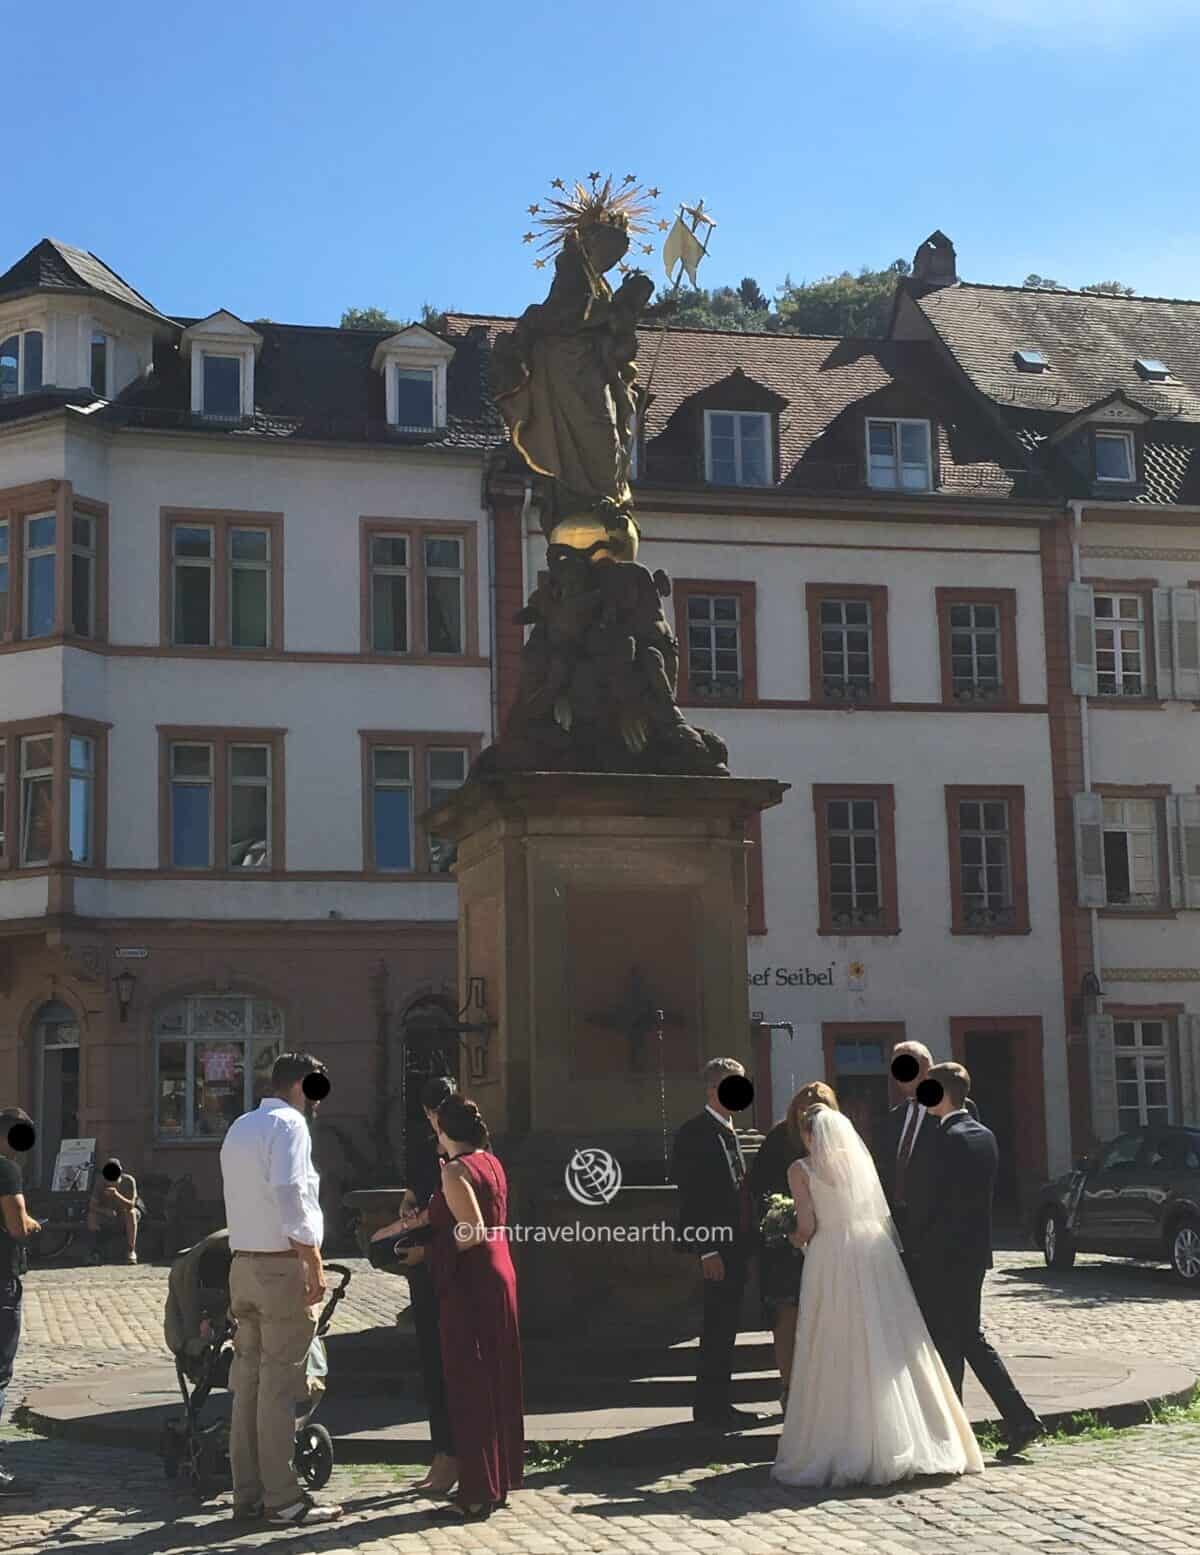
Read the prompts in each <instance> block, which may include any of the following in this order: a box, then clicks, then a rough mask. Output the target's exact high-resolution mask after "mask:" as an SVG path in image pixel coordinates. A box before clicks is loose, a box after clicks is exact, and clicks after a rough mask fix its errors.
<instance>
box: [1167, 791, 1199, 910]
mask: <svg viewBox="0 0 1200 1555" xmlns="http://www.w3.org/2000/svg"><path fill="white" fill-rule="evenodd" d="M1174 810H1175V824H1174V832H1175V837H1174V844H1175V845H1174V847H1173V849H1172V853H1173V855H1174V862H1175V866H1176V869H1175V873H1176V877H1177V879H1178V882H1179V884H1178V892H1177V895H1178V900H1176V901H1174V902H1173V903H1172V905H1173V906H1176V907H1200V794H1176V795H1175V796H1174Z"/></svg>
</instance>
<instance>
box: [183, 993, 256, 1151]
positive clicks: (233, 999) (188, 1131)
mask: <svg viewBox="0 0 1200 1555" xmlns="http://www.w3.org/2000/svg"><path fill="white" fill-rule="evenodd" d="M154 1048H155V1071H156V1073H155V1104H154V1128H155V1135H156V1137H157V1138H158V1140H160V1141H171V1140H184V1139H190V1140H196V1139H211V1140H213V1141H214V1143H215V1142H217V1141H219V1140H220V1139H222V1138H223V1137H224V1134H225V1131H226V1129H228V1127H229V1125H230V1124H231V1123H232V1122H233V1120H234V1119H235V1118H237V1117H240V1116H241V1114H242V1113H243V1112H248V1111H250V1110H251V1109H252V1108H254V1107H256V1106H257V1105H258V1103H259V1101H261V1100H262V1098H263V1097H264V1096H268V1095H270V1090H271V1084H270V1082H271V1066H272V1065H273V1064H274V1062H275V1060H276V1059H277V1058H278V1057H279V1055H280V1053H281V1052H283V1051H284V1019H283V1013H282V1011H281V1010H279V1009H278V1008H277V1006H275V1005H274V1004H272V1003H270V1002H269V1001H268V1000H265V999H256V998H253V997H251V996H249V995H243V994H199V995H196V996H194V997H192V998H188V999H179V1000H176V1001H175V1002H173V1003H171V1004H169V1005H166V1006H165V1007H164V1008H162V1009H160V1010H159V1012H158V1014H157V1015H156V1017H155V1021H154Z"/></svg>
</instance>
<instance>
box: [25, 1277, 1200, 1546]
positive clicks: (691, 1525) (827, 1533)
mask: <svg viewBox="0 0 1200 1555" xmlns="http://www.w3.org/2000/svg"><path fill="white" fill-rule="evenodd" d="M360 1273H361V1276H362V1277H361V1278H359V1277H358V1276H359V1274H360ZM164 1288H165V1272H164V1271H163V1270H160V1269H155V1268H146V1267H142V1268H137V1269H124V1268H113V1269H97V1270H87V1271H80V1270H75V1269H54V1268H53V1267H51V1268H49V1269H46V1270H35V1271H34V1272H33V1273H32V1274H31V1275H30V1276H29V1279H28V1282H27V1286H26V1289H27V1315H28V1321H27V1330H26V1335H25V1340H24V1342H23V1344H22V1348H21V1353H20V1355H19V1357H18V1370H17V1378H16V1381H15V1384H14V1388H13V1395H14V1398H19V1397H20V1396H21V1395H22V1393H23V1392H24V1391H25V1390H26V1389H28V1388H30V1387H32V1386H34V1385H37V1384H39V1383H42V1382H50V1381H54V1380H58V1379H60V1378H64V1377H69V1376H71V1375H74V1374H77V1373H78V1372H79V1371H81V1370H86V1369H88V1368H89V1367H93V1366H95V1365H97V1364H109V1365H114V1364H115V1365H129V1364H132V1363H135V1362H137V1361H139V1360H141V1359H144V1358H145V1357H146V1356H147V1355H150V1356H153V1357H160V1356H161V1355H162V1348H161V1339H160V1334H161V1319H162V1302H163V1296H164ZM353 1290H354V1298H355V1299H354V1301H353V1302H346V1303H344V1304H343V1306H342V1308H341V1309H340V1311H339V1314H338V1319H337V1326H338V1327H339V1328H342V1329H353V1328H359V1327H364V1326H371V1325H373V1324H376V1323H390V1322H392V1321H393V1320H394V1318H395V1314H396V1310H397V1308H398V1306H399V1305H401V1304H402V1298H403V1294H404V1284H403V1282H402V1281H396V1280H394V1279H390V1278H389V1277H387V1276H381V1275H376V1274H374V1273H372V1272H371V1271H369V1270H365V1269H364V1267H363V1266H361V1265H356V1279H355V1284H354V1287H353ZM1197 1300H1200V1297H1197V1296H1196V1295H1195V1294H1192V1293H1188V1292H1184V1291H1182V1290H1180V1288H1179V1287H1178V1286H1177V1285H1175V1284H1174V1283H1173V1281H1172V1280H1171V1278H1170V1276H1169V1274H1167V1272H1166V1271H1164V1270H1158V1269H1154V1268H1149V1267H1142V1266H1134V1265H1125V1264H1120V1263H1116V1262H1109V1261H1106V1260H1103V1259H1093V1258H1085V1259H1081V1260H1080V1263H1079V1265H1078V1266H1077V1268H1076V1269H1075V1270H1074V1271H1072V1272H1071V1273H1070V1274H1055V1275H1051V1274H1048V1273H1047V1271H1045V1270H1044V1269H1043V1268H1041V1267H1040V1260H1039V1259H1038V1258H1037V1257H1036V1255H1035V1254H1033V1253H1031V1252H1017V1253H1013V1252H1008V1253H1003V1254H1001V1255H999V1256H998V1259H997V1269H996V1271H995V1272H994V1273H993V1275H992V1277H991V1279H990V1281H989V1285H988V1292H987V1306H986V1314H987V1321H988V1324H989V1327H990V1330H991V1332H992V1334H993V1336H994V1337H995V1339H996V1341H997V1343H998V1345H999V1346H1000V1348H1001V1349H1003V1348H1004V1347H1005V1346H1010V1347H1014V1348H1015V1347H1017V1346H1018V1345H1019V1346H1020V1348H1022V1349H1024V1350H1029V1349H1031V1348H1034V1347H1036V1346H1039V1345H1041V1344H1043V1343H1044V1344H1045V1345H1046V1347H1047V1351H1048V1352H1054V1353H1061V1352H1064V1351H1076V1352H1087V1351H1095V1350H1110V1349H1111V1350H1124V1351H1126V1352H1131V1351H1132V1352H1140V1353H1144V1354H1148V1355H1153V1356H1160V1357H1163V1358H1167V1359H1175V1360H1179V1361H1181V1362H1183V1363H1184V1364H1186V1365H1190V1366H1192V1367H1193V1369H1195V1370H1197V1371H1200V1324H1198V1323H1197V1317H1200V1308H1197V1306H1196V1302H1197ZM0 1450H2V1451H3V1455H4V1458H5V1461H6V1463H7V1464H8V1466H9V1467H10V1468H11V1469H12V1470H13V1471H15V1472H20V1473H25V1474H30V1475H36V1476H37V1477H39V1478H40V1479H41V1481H42V1489H41V1491H40V1492H39V1494H38V1496H37V1497H36V1498H35V1499H32V1500H30V1501H28V1502H12V1503H0V1549H2V1550H4V1551H5V1555H34V1552H35V1551H37V1552H38V1555H43V1552H47V1551H55V1552H57V1551H60V1550H66V1549H70V1548H72V1547H77V1548H79V1549H80V1550H81V1551H82V1550H86V1551H87V1552H88V1555H117V1541H118V1540H120V1541H121V1555H159V1552H163V1555H190V1552H192V1551H201V1550H204V1551H221V1550H225V1549H229V1550H234V1549H241V1548H242V1547H247V1548H250V1547H255V1546H257V1545H259V1544H263V1543H267V1542H269V1543H270V1544H271V1545H272V1547H273V1548H282V1549H283V1550H285V1551H286V1552H287V1555H292V1552H293V1551H294V1552H295V1555H338V1552H340V1551H346V1550H351V1549H354V1550H361V1551H363V1552H364V1555H391V1552H396V1555H405V1552H414V1555H415V1552H425V1551H449V1550H455V1551H494V1552H498V1555H501V1552H503V1555H507V1552H512V1555H573V1552H574V1551H594V1552H602V1555H607V1552H614V1555H615V1552H626V1551H628V1552H638V1555H643V1552H645V1555H676V1552H679V1555H681V1552H683V1551H685V1550H699V1551H704V1550H708V1549H712V1550H714V1551H716V1550H718V1549H729V1550H731V1551H735V1552H737V1555H752V1552H754V1551H760V1550H761V1551H786V1552H789V1555H790V1552H793V1551H800V1550H804V1551H807V1550H820V1551H822V1552H825V1551H831V1552H835V1555H840V1552H859V1551H861V1552H862V1555H868V1552H871V1555H874V1552H879V1555H901V1552H910V1551H911V1552H913V1555H918V1552H919V1555H949V1552H951V1551H954V1552H955V1555H961V1552H962V1551H963V1550H964V1549H966V1550H968V1551H971V1552H976V1551H986V1552H992V1551H996V1552H999V1551H1004V1552H1005V1555H1026V1552H1030V1555H1032V1552H1037V1555H1118V1552H1129V1555H1188V1552H1196V1555H1200V1427H1197V1426H1194V1425H1187V1424H1184V1425H1174V1426H1151V1427H1144V1428H1142V1429H1141V1430H1139V1431H1136V1432H1133V1433H1130V1434H1125V1435H1122V1436H1121V1437H1120V1438H1118V1439H1116V1440H1112V1441H1079V1442H1073V1443H1070V1444H1065V1445H1063V1444H1054V1445H1047V1446H1043V1447H1039V1448H1035V1449H1033V1450H1032V1451H1031V1452H1030V1453H1029V1455H1028V1461H1027V1462H1024V1463H1019V1464H1016V1465H1011V1466H1007V1467H1000V1466H996V1467H993V1468H990V1469H989V1471H988V1472H987V1473H985V1474H984V1475H983V1476H982V1477H980V1478H977V1479H966V1480H960V1481H954V1482H949V1483H946V1482H942V1481H922V1482H920V1483H919V1484H917V1485H915V1486H910V1487H907V1488H897V1489H892V1490H890V1491H882V1492H838V1493H836V1494H831V1495H829V1496H813V1495H804V1494H801V1493H799V1492H793V1491H785V1490H783V1489H781V1488H778V1487H774V1486H772V1485H771V1484H770V1482H769V1480H768V1478H767V1471H766V1469H765V1467H763V1466H762V1465H738V1464H730V1465H724V1466H716V1465H709V1466H707V1467H705V1466H699V1467H696V1468H693V1469H689V1470H688V1471H687V1472H686V1473H681V1474H663V1475H661V1476H659V1475H658V1474H654V1475H651V1476H650V1477H639V1475H638V1472H637V1471H636V1470H634V1469H628V1468H620V1469H618V1468H612V1469H598V1468H587V1469H584V1468H576V1469H560V1470H556V1471H547V1472H541V1473H535V1474H534V1475H532V1476H531V1478H530V1488H528V1489H526V1490H524V1491H521V1492H519V1493H517V1494H514V1496H513V1497H512V1501H511V1504H510V1507H509V1509H508V1510H507V1511H505V1512H502V1513H498V1514H497V1515H496V1516H495V1517H493V1518H492V1519H491V1521H489V1522H488V1523H485V1524H480V1525H476V1526H474V1527H471V1528H466V1529H460V1528H454V1527H451V1528H449V1529H447V1528H445V1527H438V1526H437V1525H430V1524H428V1523H427V1522H426V1520H425V1517H424V1512H425V1510H427V1509H428V1506H429V1503H427V1502H424V1501H420V1500H413V1499H411V1498H409V1497H407V1496H405V1495H404V1494H403V1493H402V1481H403V1478H404V1474H403V1471H400V1470H392V1469H385V1468H372V1467H365V1466H364V1467H345V1468H339V1469H338V1470H336V1471H335V1474H334V1478H333V1480H332V1482H331V1484H330V1486H329V1489H328V1491H327V1492H326V1493H325V1494H326V1496H333V1497H336V1498H338V1499H339V1500H341V1501H342V1502H343V1503H344V1504H345V1506H346V1508H347V1518H346V1519H345V1520H344V1521H343V1522H341V1523H340V1524H338V1525H336V1526H335V1527H333V1528H330V1529H328V1530H295V1531H294V1532H286V1531H284V1530H274V1529H272V1530H259V1531H251V1532H247V1533H242V1534H240V1535H238V1536H235V1535H234V1530H233V1529H232V1527H231V1526H230V1524H229V1523H228V1521H227V1516H228V1503H227V1502H224V1503H216V1504H215V1505H213V1506H210V1507H206V1508H203V1509H197V1508H196V1507H195V1505H194V1503H192V1502H191V1501H189V1500H188V1499H187V1497H186V1496H185V1495H182V1494H180V1493H179V1492H177V1491H175V1490H174V1489H173V1488H172V1487H170V1486H168V1485H167V1484H166V1483H165V1482H164V1481H163V1480H162V1478H161V1470H160V1468H159V1465H158V1463H157V1461H156V1460H155V1459H153V1458H151V1457H149V1456H146V1455H142V1454H138V1453H129V1452H122V1451H119V1450H116V1449H111V1448H107V1447H90V1446H81V1445H79V1444H76V1443H67V1442H58V1441H43V1440H41V1439H40V1438H37V1437H33V1436H29V1435H24V1434H22V1433H20V1432H17V1431H15V1430H13V1429H12V1428H11V1427H6V1428H4V1429H3V1430H2V1431H0ZM731 1451H734V1452H736V1447H734V1446H733V1445H732V1444H731Z"/></svg>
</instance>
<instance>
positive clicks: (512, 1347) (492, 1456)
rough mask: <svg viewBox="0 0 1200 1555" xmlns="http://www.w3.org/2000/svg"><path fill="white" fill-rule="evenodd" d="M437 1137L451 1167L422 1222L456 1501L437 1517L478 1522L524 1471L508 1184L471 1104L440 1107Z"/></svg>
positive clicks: (454, 1100)
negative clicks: (427, 1229)
mask: <svg viewBox="0 0 1200 1555" xmlns="http://www.w3.org/2000/svg"><path fill="white" fill-rule="evenodd" d="M436 1129H437V1136H438V1145H439V1147H440V1149H441V1151H442V1153H443V1154H444V1155H445V1156H446V1157H447V1160H446V1163H445V1165H444V1166H443V1167H442V1185H441V1187H440V1188H439V1189H438V1191H437V1192H436V1193H435V1194H434V1195H433V1198H432V1199H431V1200H430V1201H429V1208H428V1210H427V1211H426V1212H425V1215H426V1216H427V1217H428V1224H429V1225H430V1226H431V1227H432V1228H433V1241H432V1242H431V1244H430V1249H429V1251H430V1255H431V1262H432V1271H433V1282H434V1287H435V1289H436V1291H437V1294H438V1303H439V1306H438V1325H439V1331H440V1334H441V1342H442V1368H443V1370H444V1372H445V1376H446V1399H447V1403H448V1404H449V1407H450V1425H451V1429H452V1431H453V1433H454V1444H455V1448H456V1451H457V1454H458V1495H457V1496H456V1497H455V1499H454V1500H453V1501H452V1502H451V1504H450V1505H449V1506H446V1507H442V1508H439V1509H438V1510H437V1511H435V1512H433V1513H431V1514H430V1515H431V1516H433V1517H435V1518H438V1519H439V1520H454V1521H458V1520H462V1521H465V1522H479V1521H482V1520H483V1519H484V1518H486V1517H490V1516H491V1514H492V1512H493V1511H494V1510H495V1509H496V1507H498V1506H503V1505H504V1504H505V1502H506V1500H507V1499H508V1492H509V1491H510V1490H515V1489H518V1488H519V1487H520V1484H521V1479H522V1474H523V1470H524V1463H525V1418H524V1413H523V1408H522V1386H521V1336H520V1332H519V1329H518V1326H517V1278H516V1273H515V1271H514V1269H513V1263H512V1256H511V1254H510V1252H509V1247H508V1228H507V1216H508V1180H507V1178H506V1177H505V1175H504V1168H503V1167H502V1166H501V1165H500V1162H499V1161H498V1160H497V1159H496V1157H495V1156H494V1155H492V1153H491V1151H490V1150H489V1149H488V1145H489V1143H490V1141H489V1139H488V1131H487V1126H486V1125H485V1123H484V1121H483V1118H482V1117H481V1116H480V1112H479V1108H478V1107H477V1106H476V1105H475V1103H474V1102H473V1101H468V1100H467V1099H466V1098H465V1097H462V1096H451V1097H450V1098H449V1100H448V1101H446V1102H444V1103H443V1104H442V1106H441V1107H440V1108H439V1109H438V1113H437V1124H436ZM424 1218H425V1217H424V1216H422V1217H414V1220H413V1221H412V1222H410V1223H418V1222H419V1221H420V1220H423V1219H424Z"/></svg>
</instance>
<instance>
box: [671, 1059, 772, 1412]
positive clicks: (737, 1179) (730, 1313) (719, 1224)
mask: <svg viewBox="0 0 1200 1555" xmlns="http://www.w3.org/2000/svg"><path fill="white" fill-rule="evenodd" d="M745 1074H746V1071H745V1069H744V1068H743V1066H742V1065H741V1064H740V1063H739V1062H738V1061H737V1059H736V1058H714V1059H712V1060H711V1061H710V1062H709V1063H707V1064H706V1065H705V1066H704V1070H703V1072H702V1075H701V1078H702V1079H703V1081H704V1091H705V1107H704V1110H703V1112H699V1113H697V1114H696V1116H695V1117H694V1118H689V1119H688V1121H687V1122H686V1123H685V1124H684V1125H683V1127H682V1128H681V1129H680V1130H679V1132H678V1133H677V1134H676V1135H675V1150H674V1154H673V1156H672V1158H671V1180H672V1182H674V1183H675V1185H676V1186H677V1187H678V1189H679V1226H678V1233H677V1236H678V1239H677V1242H676V1246H677V1247H678V1248H679V1250H680V1251H682V1252H684V1253H686V1254H687V1255H688V1256H689V1257H693V1258H696V1259H697V1262H698V1264H699V1267H700V1273H701V1275H702V1276H703V1280H704V1327H703V1329H702V1331H701V1335H700V1366H699V1372H698V1376H697V1379H696V1401H695V1405H694V1407H693V1411H692V1413H693V1416H694V1418H695V1420H696V1423H697V1424H698V1425H706V1426H713V1427H716V1428H718V1429H720V1430H726V1431H731V1430H732V1431H742V1430H745V1429H746V1428H747V1427H748V1426H752V1425H755V1424H757V1423H758V1421H759V1420H761V1419H762V1418H763V1417H762V1416H761V1415H758V1414H754V1413H752V1412H751V1411H750V1410H746V1409H735V1408H734V1407H733V1405H732V1404H731V1403H730V1401H729V1392H730V1379H731V1376H732V1373H733V1360H734V1351H735V1349H736V1346H737V1334H738V1320H739V1318H740V1316H741V1310H742V1295H743V1292H744V1291H745V1288H746V1273H747V1266H748V1264H749V1261H750V1256H751V1254H752V1252H753V1250H754V1243H755V1239H756V1238H755V1225H754V1216H753V1210H752V1204H751V1199H750V1194H749V1191H748V1188H747V1185H746V1163H745V1161H744V1159H743V1158H742V1147H741V1145H740V1143H739V1142H738V1137H737V1134H736V1133H735V1131H734V1127H733V1113H732V1110H731V1108H730V1107H729V1106H728V1105H726V1101H723V1100H722V1099H721V1091H722V1086H723V1082H724V1081H726V1080H729V1079H730V1078H731V1077H735V1076H736V1077H741V1078H742V1079H743V1080H744V1078H745ZM726 1096H727V1097H728V1091H727V1090H726Z"/></svg>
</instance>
